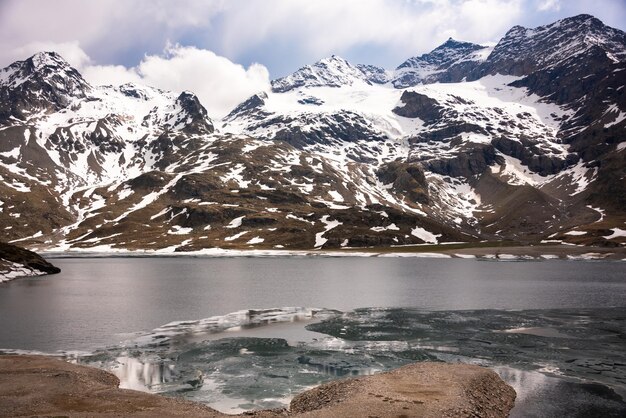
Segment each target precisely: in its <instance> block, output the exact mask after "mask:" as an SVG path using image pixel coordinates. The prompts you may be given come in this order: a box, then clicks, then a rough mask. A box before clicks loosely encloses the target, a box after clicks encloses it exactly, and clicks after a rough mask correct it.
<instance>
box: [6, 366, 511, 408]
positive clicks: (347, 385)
mask: <svg viewBox="0 0 626 418" xmlns="http://www.w3.org/2000/svg"><path fill="white" fill-rule="evenodd" d="M118 385H119V380H118V379H117V377H115V376H114V375H113V374H111V373H108V372H106V371H104V370H99V369H95V368H92V367H87V366H82V365H76V364H71V363H66V362H63V361H60V360H58V359H53V358H50V357H44V356H30V355H28V356H13V355H8V356H0V417H20V416H28V417H32V416H62V417H96V418H109V417H120V416H125V417H154V416H159V417H187V416H193V417H198V418H203V417H211V418H212V417H229V416H232V415H226V414H223V413H221V412H219V411H216V410H214V409H211V408H209V407H208V406H205V405H202V404H199V403H195V402H191V401H187V400H183V399H177V398H169V397H163V396H158V395H152V394H148V393H144V392H137V391H133V390H128V389H119V388H118ZM514 401H515V391H514V390H513V388H511V387H510V386H509V385H507V384H506V383H504V381H502V379H500V378H499V377H498V375H497V374H496V373H495V372H493V371H491V370H488V369H485V368H482V367H479V366H473V365H466V364H446V363H428V362H426V363H414V364H410V365H408V366H404V367H401V368H398V369H396V370H393V371H390V372H386V373H380V374H377V375H373V376H366V377H359V378H355V379H346V380H339V381H334V382H330V383H326V384H323V385H321V386H318V387H316V388H313V389H311V390H308V391H306V392H303V393H302V394H300V395H298V396H296V397H295V398H294V399H293V401H292V402H291V405H290V409H289V410H286V409H279V410H264V411H254V412H249V413H244V414H242V415H244V416H255V417H276V416H290V417H319V418H323V417H338V416H341V417H392V416H393V417H430V416H441V417H476V416H480V417H485V418H497V417H506V416H508V413H509V411H510V410H511V408H513V405H514Z"/></svg>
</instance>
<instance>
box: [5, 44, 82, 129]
mask: <svg viewBox="0 0 626 418" xmlns="http://www.w3.org/2000/svg"><path fill="white" fill-rule="evenodd" d="M91 91H92V87H91V86H90V85H89V83H87V81H85V79H84V78H83V77H82V76H81V75H80V73H79V72H78V71H77V70H76V69H75V68H73V67H72V66H71V65H70V64H69V63H68V62H67V61H65V60H64V59H63V58H62V57H61V56H60V55H59V54H57V53H56V52H40V53H37V54H35V55H33V56H32V57H30V58H28V59H26V60H24V61H17V62H15V63H13V64H11V65H10V66H8V67H6V68H3V69H2V70H0V123H2V122H1V120H2V119H3V116H4V117H7V116H13V117H15V118H17V119H25V118H27V117H28V116H30V115H33V114H36V113H40V112H42V111H44V112H49V111H55V110H59V109H62V108H65V107H67V106H69V105H70V103H71V102H72V101H73V100H75V99H81V98H85V97H87V96H88V95H89V94H90V92H91Z"/></svg>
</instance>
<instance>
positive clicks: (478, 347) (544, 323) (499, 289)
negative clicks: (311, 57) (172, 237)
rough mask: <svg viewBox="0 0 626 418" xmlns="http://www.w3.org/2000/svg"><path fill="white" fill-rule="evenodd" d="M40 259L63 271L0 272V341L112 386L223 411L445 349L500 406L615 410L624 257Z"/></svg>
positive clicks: (625, 406) (624, 326) (590, 412)
mask: <svg viewBox="0 0 626 418" xmlns="http://www.w3.org/2000/svg"><path fill="white" fill-rule="evenodd" d="M53 262H54V264H56V265H58V266H59V267H60V268H61V269H62V273H61V274H59V275H55V276H48V277H42V278H28V279H19V280H15V281H12V282H8V283H5V284H0V349H19V350H27V351H28V350H33V351H42V352H46V353H53V352H55V351H57V350H59V351H63V352H65V353H68V352H70V351H72V350H77V351H80V352H82V354H80V356H79V358H78V361H80V362H83V363H86V364H91V365H95V366H98V367H103V368H106V369H109V370H112V371H114V372H115V373H116V374H117V375H118V377H120V378H121V380H122V384H123V386H124V387H131V388H136V389H141V390H149V391H153V392H161V393H165V394H168V395H172V396H184V397H186V398H189V399H193V400H198V401H201V402H205V403H208V404H209V405H211V406H213V407H215V408H218V409H220V410H222V411H224V412H234V413H235V412H240V411H242V410H246V409H254V408H266V407H277V406H282V405H286V404H288V401H289V399H290V397H291V396H293V395H294V394H295V393H298V392H300V391H302V390H303V389H305V388H307V387H310V386H312V385H316V384H319V383H321V382H324V381H328V380H330V379H334V378H337V377H343V376H349V375H359V374H369V373H374V372H377V371H380V370H387V369H391V368H394V367H398V366H400V365H402V364H406V363H409V362H413V361H420V360H443V361H453V362H455V361H461V362H468V363H476V364H483V365H486V366H489V367H492V368H493V369H494V370H496V371H497V372H498V373H500V375H501V376H502V377H503V378H504V379H505V380H506V381H507V382H509V383H510V384H511V385H513V386H514V387H515V389H516V390H517V391H518V402H517V404H516V405H517V406H516V409H515V410H514V414H513V416H525V415H524V413H525V412H524V411H526V412H528V411H530V410H533V411H535V412H534V413H533V416H546V417H548V416H575V415H576V414H577V413H578V412H577V411H586V412H585V416H623V415H622V414H624V413H626V403H624V402H623V400H622V399H621V397H620V395H618V394H621V396H624V394H626V367H625V366H624V365H625V364H626V344H624V341H625V340H626V323H625V321H626V263H623V262H594V261H559V260H546V261H540V262H539V261H536V262H526V261H525V262H490V261H478V260H466V259H428V258H356V257H354V258H352V257H350V258H327V257H288V258H287V257H284V258H283V257H275V258H244V257H240V258H239V257H237V258H194V257H153V258H123V257H114V258H73V259H70V258H67V259H55V260H53ZM285 307H294V308H285ZM318 308H319V309H321V310H318ZM251 310H255V311H251ZM305 327H306V328H305ZM270 370H271V373H270V372H269V371H270ZM581 382H582V383H581ZM586 385H587V386H586ZM588 385H591V386H588ZM555 396H557V397H559V398H560V399H573V398H575V399H579V403H572V402H565V403H555V402H554V399H555ZM568 408H569V409H568ZM568 411H569V412H568ZM564 412H565V413H564Z"/></svg>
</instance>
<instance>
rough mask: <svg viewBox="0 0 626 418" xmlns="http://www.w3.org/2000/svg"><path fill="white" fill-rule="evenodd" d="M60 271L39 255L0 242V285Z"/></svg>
mask: <svg viewBox="0 0 626 418" xmlns="http://www.w3.org/2000/svg"><path fill="white" fill-rule="evenodd" d="M60 272H61V269H59V268H58V267H55V266H53V265H52V264H50V263H49V262H48V261H46V260H44V259H43V257H41V256H40V255H39V254H37V253H34V252H32V251H29V250H26V249H24V248H20V247H17V246H15V245H11V244H7V243H4V242H0V283H2V282H5V281H9V280H13V279H15V278H18V277H31V276H42V275H45V274H56V273H60Z"/></svg>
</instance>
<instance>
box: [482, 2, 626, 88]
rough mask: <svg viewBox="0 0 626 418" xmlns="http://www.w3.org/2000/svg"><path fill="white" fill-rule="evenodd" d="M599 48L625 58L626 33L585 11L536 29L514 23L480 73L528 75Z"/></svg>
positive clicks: (612, 57)
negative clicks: (586, 13)
mask: <svg viewBox="0 0 626 418" xmlns="http://www.w3.org/2000/svg"><path fill="white" fill-rule="evenodd" d="M598 48H599V49H600V50H602V51H603V53H604V54H605V55H606V57H607V58H609V59H610V60H611V61H613V62H619V61H623V60H624V59H625V58H626V34H625V33H624V32H622V31H620V30H617V29H614V28H611V27H609V26H606V25H605V24H604V23H602V21H600V20H598V19H596V18H595V17H593V16H590V15H585V14H583V15H578V16H573V17H569V18H566V19H562V20H559V21H556V22H554V23H551V24H549V25H544V26H539V27H537V28H533V29H531V28H525V27H522V26H514V27H513V28H511V29H510V30H509V31H508V32H507V33H506V35H505V36H504V38H502V39H501V40H500V42H498V44H497V45H496V47H495V48H494V50H493V52H492V53H491V55H490V56H489V60H488V62H487V63H485V66H484V69H483V71H481V72H480V73H479V74H477V77H481V76H483V75H484V74H486V73H490V74H495V73H500V74H511V75H526V74H528V73H529V72H532V71H535V70H537V69H539V68H542V69H546V68H551V67H554V66H556V65H560V64H561V63H563V62H565V61H568V60H571V59H572V58H573V57H579V56H582V55H583V54H588V53H589V52H590V51H591V50H592V49H598ZM485 70H487V71H485Z"/></svg>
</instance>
